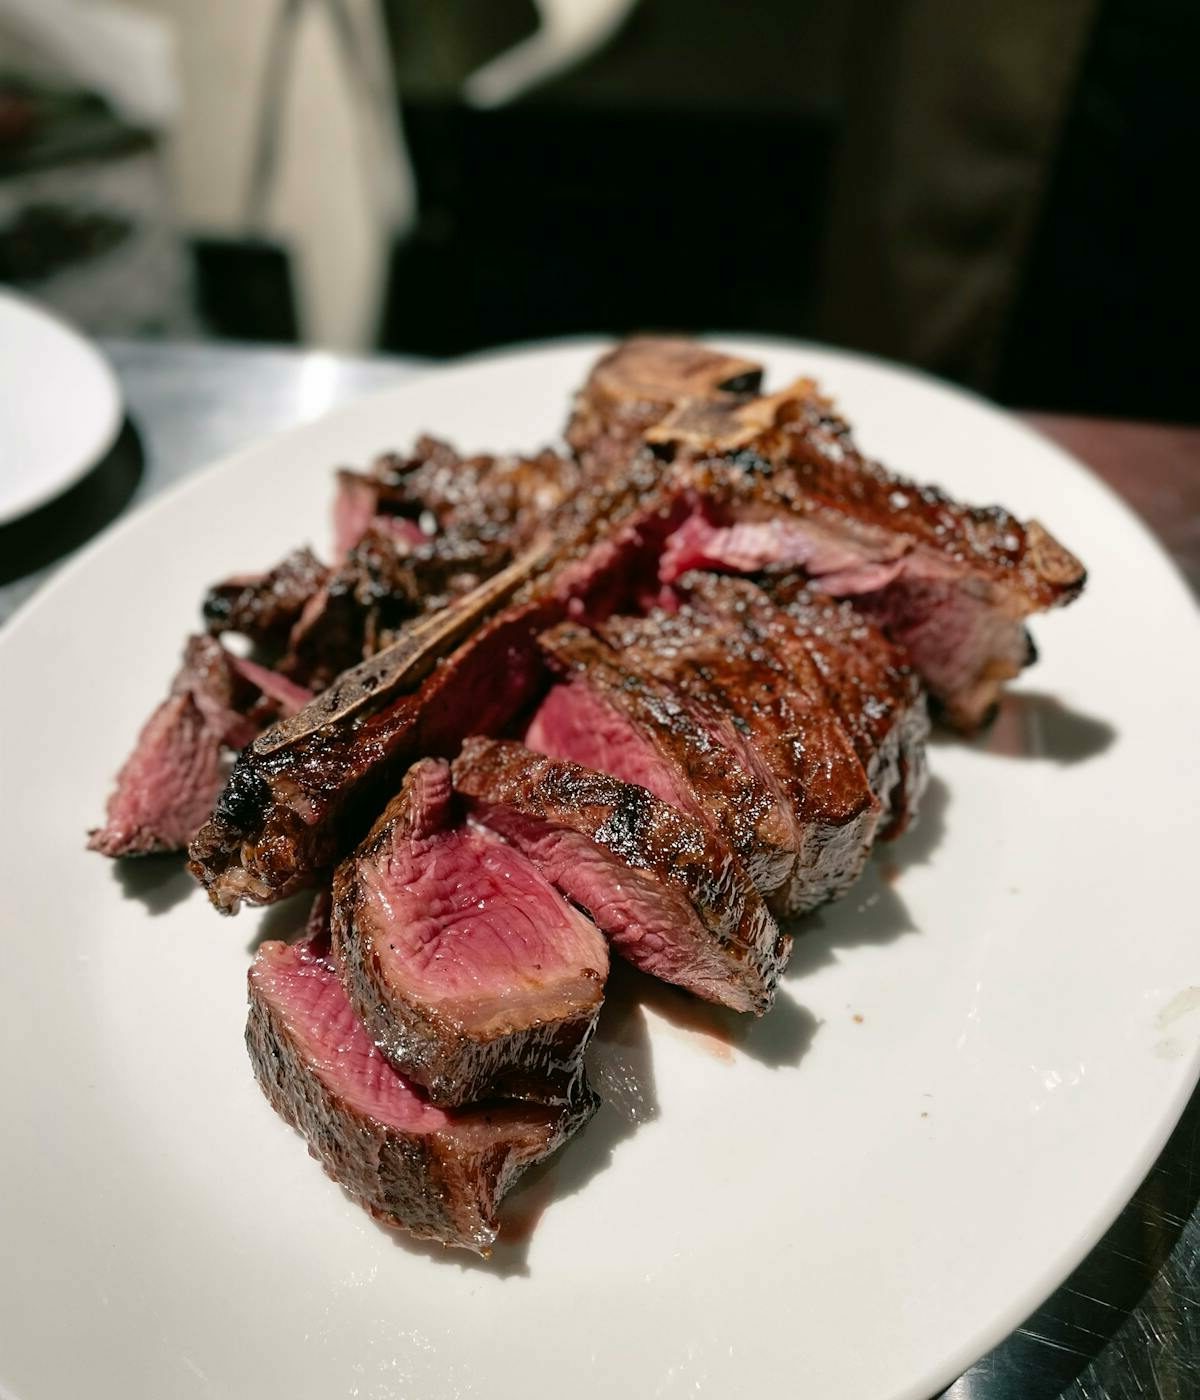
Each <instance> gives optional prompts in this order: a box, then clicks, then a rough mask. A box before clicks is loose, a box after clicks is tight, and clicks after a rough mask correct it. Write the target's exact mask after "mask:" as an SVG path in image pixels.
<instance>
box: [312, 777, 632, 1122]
mask: <svg viewBox="0 0 1200 1400" xmlns="http://www.w3.org/2000/svg"><path fill="white" fill-rule="evenodd" d="M455 805H456V804H455V803H454V801H453V792H452V790H451V787H450V766H449V764H447V763H446V762H445V761H443V760H439V759H423V760H422V761H421V762H420V763H417V764H415V765H414V766H413V768H412V769H410V770H409V773H408V776H407V777H406V778H405V780H404V786H403V788H402V789H401V791H400V794H399V795H398V796H397V797H396V798H395V799H394V800H393V801H392V802H391V803H389V804H388V806H387V808H386V809H385V810H384V813H383V815H382V816H381V817H380V819H379V821H378V822H377V823H376V824H375V827H374V828H373V829H372V831H371V833H370V835H369V836H368V837H367V839H366V841H364V843H363V845H362V846H361V847H360V848H359V850H358V851H356V852H355V854H354V855H352V856H350V857H348V858H347V859H346V860H345V861H343V862H342V864H341V865H340V866H339V867H338V871H337V874H336V876H335V877H334V882H333V895H334V905H333V953H334V958H335V961H336V962H337V965H338V967H339V968H340V970H341V973H342V979H343V982H344V984H345V987H346V993H347V995H348V997H349V999H350V1004H351V1006H352V1007H353V1008H354V1010H355V1012H356V1014H357V1015H358V1016H359V1017H360V1018H361V1020H362V1022H363V1024H364V1025H365V1026H366V1028H367V1032H368V1034H369V1035H370V1036H371V1038H372V1040H374V1042H375V1044H376V1045H378V1046H379V1048H380V1049H381V1050H382V1051H383V1052H384V1054H385V1055H386V1056H387V1058H388V1059H389V1060H390V1061H391V1062H392V1064H393V1065H394V1066H395V1067H396V1068H397V1069H398V1070H400V1071H401V1072H402V1073H403V1074H404V1075H405V1076H406V1077H407V1078H408V1079H410V1080H413V1081H414V1082H415V1083H417V1084H420V1085H421V1086H422V1087H423V1088H424V1090H425V1092H426V1093H427V1094H428V1095H429V1097H430V1099H431V1100H432V1101H433V1102H434V1103H437V1104H462V1103H469V1102H471V1101H473V1100H475V1099H483V1098H496V1097H502V1098H521V1099H527V1098H528V1099H541V1100H544V1101H546V1102H565V1101H566V1100H568V1099H570V1098H572V1097H573V1096H574V1095H575V1094H576V1093H577V1092H578V1090H579V1087H580V1085H581V1083H582V1080H583V1052H584V1050H585V1048H586V1046H587V1043H588V1040H589V1039H590V1038H591V1035H592V1032H593V1031H594V1030H595V1028H596V1018H597V1016H598V1015H599V1014H600V1006H601V1004H602V1002H603V1000H604V983H605V979H606V978H607V976H608V948H607V946H606V944H605V941H604V939H603V937H602V936H601V934H600V933H599V931H598V930H597V929H596V928H595V926H594V925H593V924H591V923H590V922H589V921H588V920H587V919H586V918H584V916H583V915H582V914H580V913H579V912H578V911H577V910H576V909H574V908H572V906H571V905H569V904H567V903H566V902H565V901H564V900H563V899H562V898H561V897H560V896H559V895H558V893H557V892H556V891H555V890H554V888H553V887H552V886H551V885H550V883H549V882H548V881H547V880H546V879H545V877H544V876H542V875H541V874H540V873H539V872H538V869H537V867H536V866H535V865H533V864H532V863H531V862H530V861H529V860H528V859H527V858H526V857H525V856H523V855H522V854H521V852H520V851H519V850H517V849H516V848H515V847H513V846H509V845H507V844H506V843H505V842H504V841H502V840H500V839H499V838H498V837H497V836H495V835H494V834H493V833H492V832H490V831H488V830H487V829H486V828H484V827H480V826H477V825H474V824H467V823H464V822H463V821H462V820H461V819H460V814H459V813H458V812H456V811H455Z"/></svg>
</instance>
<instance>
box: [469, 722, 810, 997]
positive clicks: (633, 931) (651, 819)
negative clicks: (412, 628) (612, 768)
mask: <svg viewBox="0 0 1200 1400" xmlns="http://www.w3.org/2000/svg"><path fill="white" fill-rule="evenodd" d="M453 772H454V784H455V788H456V790H457V791H458V792H459V793H460V794H462V795H463V796H464V797H465V798H466V799H467V801H468V803H469V805H470V809H471V811H472V813H473V815H475V816H476V817H478V819H479V820H481V821H483V822H486V823H487V824H488V825H489V826H491V827H492V828H494V829H495V830H496V831H497V832H499V833H500V835H501V836H503V837H504V838H505V839H506V840H507V841H510V842H511V843H512V844H513V845H515V846H517V847H518V848H519V849H521V850H522V851H524V852H525V853H526V854H527V855H528V856H529V857H530V859H532V860H533V861H534V862H535V863H536V864H538V865H539V866H540V868H541V869H542V870H543V872H544V873H545V874H546V876H547V878H548V879H550V880H551V882H552V883H554V884H555V885H557V887H558V888H559V889H560V890H561V891H562V893H563V894H564V895H566V896H567V897H568V898H570V899H571V900H573V901H574V902H575V903H576V904H578V905H580V907H582V908H584V909H586V910H588V912H589V913H590V914H591V916H592V917H593V919H595V921H596V922H597V923H598V924H599V925H600V927H601V928H602V929H603V930H604V932H605V933H606V934H608V936H609V938H610V939H611V941H612V945H613V947H614V948H615V949H616V951H617V952H619V953H620V954H621V955H622V956H624V957H625V958H627V959H628V960H629V961H630V962H631V963H633V964H634V966H635V967H639V968H641V969H642V970H643V971H644V972H648V973H650V974H651V975H652V976H656V977H660V978H663V979H664V980H666V981H669V982H674V983H676V984H677V985H678V986H681V987H684V988H686V989H687V990H688V991H691V992H694V993H696V994H697V995H698V996H701V997H704V998H705V999H706V1000H708V1001H715V1002H719V1003H720V1004H721V1005H724V1006H729V1007H732V1008H733V1009H734V1010H736V1011H751V1012H754V1013H755V1014H756V1015H761V1014H762V1013H763V1012H764V1011H766V1010H767V1009H768V1008H769V1007H770V1005H771V1002H772V1000H773V997H774V992H775V984H776V982H777V980H778V978H779V975H780V972H781V971H782V969H783V968H784V967H785V966H786V964H787V960H788V957H789V955H790V952H791V939H790V938H789V937H787V936H786V935H784V934H782V933H780V931H779V929H778V927H777V926H776V924H775V921H774V920H773V919H772V918H771V915H770V914H769V913H768V912H767V909H766V906H765V905H764V904H763V901H762V899H761V897H760V896H759V894H758V892H757V890H755V888H754V886H753V885H752V884H751V882H750V880H749V879H748V878H747V876H746V874H745V872H744V871H743V870H742V868H741V866H740V865H739V864H738V862H737V861H736V860H735V859H734V858H733V856H732V855H731V854H730V853H729V851H728V850H727V849H726V848H725V846H724V845H723V844H722V843H721V842H720V841H719V840H718V839H717V838H716V836H715V835H714V834H713V833H712V832H711V831H710V830H709V829H708V828H707V827H706V826H705V825H703V824H702V823H700V822H698V821H696V820H694V819H693V818H691V817H689V816H688V815H686V814H685V813H683V812H681V811H679V810H678V809H677V808H675V807H671V806H669V805H668V804H667V803H665V802H660V801H659V800H658V799H657V798H655V797H654V796H653V795H652V794H650V793H649V792H647V791H646V790H645V788H642V787H638V786H636V785H635V784H632V783H625V782H622V781H620V779H617V778H612V777H610V776H609V775H608V774H606V773H598V772H595V771H593V770H591V769H588V768H583V767H580V765H578V764H575V763H569V762H557V761H555V760H553V759H549V758H546V757H544V756H543V755H541V754H536V753H533V752H532V751H531V750H529V749H527V748H525V747H524V745H522V744H516V743H512V742H507V741H499V740H489V739H481V738H473V739H468V740H467V742H466V744H465V745H464V746H463V750H462V753H461V754H460V755H459V757H458V758H457V759H456V760H455V762H454V768H453ZM589 847H590V848H594V849H589Z"/></svg>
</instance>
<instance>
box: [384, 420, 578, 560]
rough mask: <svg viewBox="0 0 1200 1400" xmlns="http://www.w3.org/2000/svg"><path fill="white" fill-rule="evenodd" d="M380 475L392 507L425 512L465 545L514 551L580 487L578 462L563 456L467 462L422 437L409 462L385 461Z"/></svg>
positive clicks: (547, 453)
mask: <svg viewBox="0 0 1200 1400" xmlns="http://www.w3.org/2000/svg"><path fill="white" fill-rule="evenodd" d="M372 477H373V479H374V480H375V481H376V482H377V483H378V487H379V489H380V491H381V492H382V493H383V496H382V498H383V499H384V500H386V501H387V502H389V504H390V505H391V506H392V508H394V509H398V510H401V511H408V512H410V513H414V514H417V513H419V514H420V515H421V516H422V517H423V518H425V519H427V520H432V521H433V522H435V523H436V526H437V529H438V531H439V532H441V533H445V534H450V535H456V536H458V537H459V538H460V539H468V538H474V539H476V540H478V541H480V542H481V543H485V544H495V543H496V542H498V541H501V540H503V541H504V542H506V543H507V544H508V546H509V547H510V548H511V549H512V550H513V551H514V552H516V551H517V550H519V549H520V548H522V547H523V546H524V545H525V544H526V543H528V542H529V541H531V540H532V539H533V537H534V535H535V534H536V532H537V530H538V529H539V528H540V527H541V525H542V524H543V523H544V522H545V519H546V517H547V516H548V515H549V514H550V512H551V511H553V510H555V509H557V507H558V506H559V505H561V504H562V502H564V501H565V500H568V499H569V498H570V497H571V496H572V495H573V494H574V492H575V491H576V488H577V486H578V484H579V471H578V467H577V466H576V464H575V463H574V462H573V461H571V460H569V459H568V458H565V457H562V456H561V455H559V454H558V453H557V452H552V451H549V450H543V451H541V452H538V453H535V454H534V455H533V456H531V457H521V456H515V455H502V456H492V455H490V454H480V455H476V456H473V457H463V456H460V455H459V453H457V452H456V451H455V450H454V449H453V448H452V447H451V446H450V445H449V444H448V443H445V442H440V441H439V440H438V439H437V438H432V437H422V438H420V439H419V440H418V441H417V443H416V445H415V447H414V449H413V452H412V454H411V456H409V457H402V456H399V455H396V454H388V455H386V456H383V457H381V458H380V459H379V460H378V461H377V462H376V463H375V465H374V467H373V468H372Z"/></svg>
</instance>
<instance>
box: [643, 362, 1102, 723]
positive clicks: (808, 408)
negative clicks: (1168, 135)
mask: <svg viewBox="0 0 1200 1400" xmlns="http://www.w3.org/2000/svg"><path fill="white" fill-rule="evenodd" d="M646 436H647V440H648V441H649V442H650V443H651V444H652V445H653V446H654V447H655V449H656V450H657V451H659V452H662V453H664V454H666V455H667V456H669V457H671V458H672V460H673V461H674V462H675V463H677V464H683V465H685V466H686V467H687V469H688V470H689V471H690V472H691V474H692V480H693V482H694V483H695V487H694V490H695V495H696V498H697V501H698V504H697V506H696V509H695V510H694V511H693V514H692V515H691V517H690V518H689V519H688V520H687V521H686V522H685V523H684V524H683V525H682V526H681V527H680V529H679V530H678V531H677V532H676V534H675V535H674V536H673V537H672V539H671V540H670V541H669V542H668V546H667V550H666V552H665V554H664V557H663V561H662V570H661V572H662V577H663V579H664V581H665V582H670V581H672V580H674V579H675V578H677V577H679V576H680V575H681V574H683V573H684V572H686V571H687V570H688V569H692V568H706V569H712V568H718V569H726V570H729V571H732V572H753V571H756V570H758V569H762V568H765V567H767V566H769V565H773V564H774V565H782V566H789V567H792V568H800V569H803V570H804V571H805V573H806V574H807V575H809V577H810V578H811V579H812V580H813V583H814V586H815V587H819V588H820V589H821V590H822V591H823V592H826V593H829V594H831V595H833V596H836V597H852V598H854V600H855V604H856V606H857V607H859V608H860V610H862V611H864V612H865V613H866V614H867V615H868V616H869V617H871V618H872V620H874V621H876V622H877V623H878V625H880V626H881V627H882V628H883V630H884V631H885V632H886V633H887V634H888V636H889V637H890V638H891V639H892V640H893V641H895V642H897V643H898V644H899V645H901V646H903V647H904V648H905V649H906V650H907V652H908V654H909V656H910V658H911V659H912V662H913V664H914V665H915V666H916V668H917V670H918V671H919V672H920V674H921V676H922V679H923V680H924V681H925V684H926V685H927V686H928V688H929V690H930V693H931V694H932V695H933V696H934V697H935V699H937V700H938V702H939V704H940V706H941V708H942V710H943V712H944V713H945V715H946V717H947V718H948V719H949V720H950V722H951V723H953V724H956V725H958V726H959V727H962V728H971V727H974V726H975V725H977V724H978V723H979V722H980V721H981V720H982V719H983V718H984V717H985V716H986V714H987V712H988V710H989V708H990V706H991V705H992V704H993V703H994V701H995V698H996V695H997V694H998V692H999V689H1000V687H1001V685H1002V684H1003V682H1004V680H1006V679H1008V678H1009V677H1011V676H1013V675H1015V674H1016V673H1017V671H1018V670H1019V669H1020V668H1021V666H1022V665H1023V664H1025V663H1026V662H1027V661H1028V660H1029V659H1030V652H1029V648H1028V644H1027V642H1026V639H1025V634H1024V626H1023V624H1024V619H1025V618H1026V617H1027V616H1028V615H1029V614H1031V613H1033V612H1037V611H1040V610H1042V609H1045V608H1049V607H1056V606H1060V605H1062V604H1064V603H1068V602H1070V601H1071V600H1072V599H1073V598H1075V597H1076V596H1077V595H1078V593H1079V592H1080V590H1081V589H1082V587H1083V583H1084V578H1085V574H1084V570H1083V566H1082V565H1081V564H1080V563H1079V561H1078V560H1077V559H1075V558H1074V556H1073V555H1071V554H1070V553H1069V552H1068V551H1067V550H1066V549H1064V548H1063V547H1062V546H1061V545H1060V544H1059V543H1058V542H1057V541H1056V540H1055V539H1054V538H1053V537H1052V536H1051V535H1050V534H1048V532H1047V531H1046V530H1045V529H1044V528H1043V527H1042V526H1041V525H1040V524H1038V523H1037V522H1036V521H1031V522H1029V523H1028V524H1022V522H1020V521H1019V520H1017V519H1015V518H1014V517H1013V516H1012V515H1010V514H1009V513H1008V512H1007V511H1005V510H1002V509H1001V508H999V507H996V506H993V507H988V508H986V509H977V508H974V507H967V506H962V505H959V504H957V503H956V502H954V501H952V500H951V499H950V498H949V497H948V496H946V495H945V494H944V493H943V492H941V491H939V490H937V489H936V488H933V487H927V486H925V487H923V486H918V485H916V484H915V483H913V482H911V481H907V480H905V479H904V478H902V477H898V476H895V475H893V474H892V473H891V472H888V471H886V470H885V469H884V468H883V467H881V466H880V465H879V464H878V463H875V462H872V461H870V460H868V459H867V458H865V457H864V456H863V455H862V454H861V453H860V452H859V450H858V448H857V447H856V446H855V444H854V441H853V439H852V437H851V434H850V430H849V427H848V426H847V424H846V423H845V422H844V421H843V420H842V419H841V418H840V417H838V415H837V414H836V412H835V410H834V408H833V405H832V403H831V402H830V400H828V399H827V398H825V397H823V396H822V395H821V394H820V393H819V392H818V390H817V388H816V386H815V385H814V384H813V383H812V382H811V381H810V380H800V381H798V382H797V383H796V384H794V385H792V386H791V387H790V388H788V389H785V390H783V391H782V392H781V393H778V394H774V395H771V396H769V397H765V398H757V399H749V400H744V401H741V402H733V401H720V400H715V401H714V400H709V401H708V402H703V403H685V404H681V405H679V406H678V407H676V408H675V409H674V410H673V411H672V412H671V413H670V414H668V415H667V417H666V418H665V419H664V420H663V421H662V422H661V423H659V424H657V425H655V426H654V427H653V428H650V429H648V430H647V434H646Z"/></svg>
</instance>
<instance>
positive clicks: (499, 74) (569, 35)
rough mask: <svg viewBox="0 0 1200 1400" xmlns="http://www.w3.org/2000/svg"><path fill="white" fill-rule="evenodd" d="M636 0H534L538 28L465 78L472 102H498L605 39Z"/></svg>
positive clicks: (571, 62) (584, 54)
mask: <svg viewBox="0 0 1200 1400" xmlns="http://www.w3.org/2000/svg"><path fill="white" fill-rule="evenodd" d="M637 3H638V0H534V4H535V5H536V7H537V10H538V16H539V19H540V20H541V28H540V29H539V30H538V31H537V33H536V34H531V35H530V36H529V38H528V39H523V40H522V41H521V42H520V43H519V44H514V45H513V47H512V48H511V49H507V50H506V51H505V52H504V53H502V54H497V55H496V57H495V58H492V59H489V60H488V62H487V63H485V64H484V65H483V66H482V67H481V68H477V69H476V70H475V72H474V73H472V74H471V76H470V77H469V78H467V79H466V81H465V82H464V83H463V97H464V98H465V99H466V100H467V102H468V103H470V105H471V106H473V107H484V108H486V107H502V106H503V105H504V104H505V103H506V102H512V101H514V100H515V99H516V98H518V97H520V96H521V95H522V94H523V93H526V92H528V91H529V90H530V89H531V88H534V87H537V85H538V84H539V83H544V82H546V81H548V80H549V79H550V78H553V77H555V76H556V75H557V74H559V73H563V72H565V71H566V70H567V69H568V68H571V67H573V66H574V65H575V64H576V63H579V62H581V61H582V60H583V59H585V58H587V57H588V55H589V54H591V53H594V52H595V51H596V50H597V49H599V48H601V47H602V46H603V45H604V44H606V43H607V42H608V41H609V39H611V38H612V36H613V35H614V34H615V33H616V32H617V30H618V29H619V28H620V27H621V25H622V24H623V23H624V22H625V19H626V17H627V16H628V15H629V14H630V13H631V12H632V11H633V10H634V9H636V7H637Z"/></svg>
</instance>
